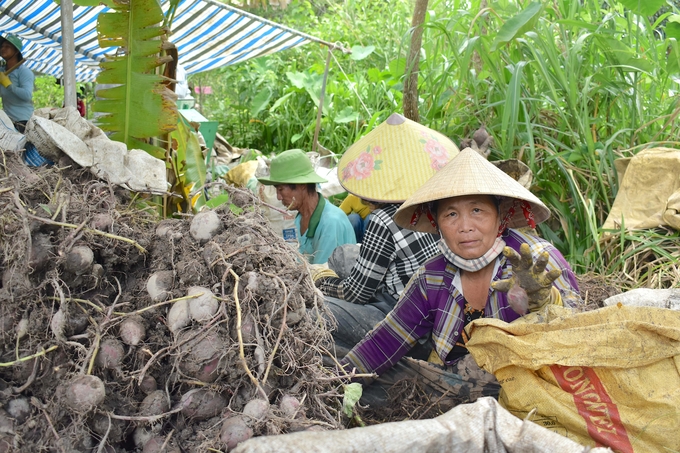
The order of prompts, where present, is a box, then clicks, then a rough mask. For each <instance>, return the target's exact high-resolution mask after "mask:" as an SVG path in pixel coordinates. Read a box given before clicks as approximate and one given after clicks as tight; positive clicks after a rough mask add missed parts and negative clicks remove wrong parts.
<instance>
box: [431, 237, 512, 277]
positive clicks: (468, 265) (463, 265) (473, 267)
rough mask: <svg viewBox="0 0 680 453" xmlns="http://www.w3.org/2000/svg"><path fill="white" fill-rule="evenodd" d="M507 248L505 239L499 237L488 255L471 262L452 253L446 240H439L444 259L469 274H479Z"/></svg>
mask: <svg viewBox="0 0 680 453" xmlns="http://www.w3.org/2000/svg"><path fill="white" fill-rule="evenodd" d="M504 247H505V241H504V240H503V238H500V237H497V238H496V240H495V241H494V243H493V245H492V246H491V248H490V249H489V250H487V251H486V253H485V254H484V255H482V256H480V257H479V258H473V259H471V260H466V259H465V258H461V257H460V256H458V255H456V254H455V253H453V252H452V251H451V249H450V248H449V246H448V245H447V244H446V241H445V240H444V238H441V239H440V240H439V250H441V252H442V254H443V255H444V258H446V259H447V260H449V261H450V262H451V264H453V265H454V266H456V267H457V268H459V269H462V270H464V271H467V272H477V271H480V270H482V269H484V268H485V267H486V266H488V265H489V264H491V263H492V262H493V261H494V260H495V259H496V258H498V256H499V255H500V254H501V253H502V252H503V248H504Z"/></svg>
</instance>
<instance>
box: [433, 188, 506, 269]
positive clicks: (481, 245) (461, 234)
mask: <svg viewBox="0 0 680 453" xmlns="http://www.w3.org/2000/svg"><path fill="white" fill-rule="evenodd" d="M437 225H438V226H439V230H440V231H441V235H442V237H443V238H444V240H445V241H446V245H448V246H449V248H450V249H451V251H452V252H453V253H455V254H456V255H458V256H460V257H461V258H464V259H466V260H470V259H474V258H479V257H480V256H482V255H484V254H485V253H486V252H487V251H488V250H489V249H490V248H491V246H492V245H493V244H494V242H495V241H496V237H497V236H498V227H499V226H500V218H499V215H498V208H497V207H496V204H495V203H494V202H493V199H492V198H491V196H489V195H466V196H463V197H451V198H446V199H444V200H439V202H438V203H437Z"/></svg>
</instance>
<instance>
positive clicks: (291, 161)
mask: <svg viewBox="0 0 680 453" xmlns="http://www.w3.org/2000/svg"><path fill="white" fill-rule="evenodd" d="M257 180H258V181H260V182H261V183H262V184H264V185H267V186H273V185H276V184H310V183H318V182H328V180H327V179H324V178H322V177H321V176H319V175H318V174H317V173H316V172H315V171H314V167H312V162H311V161H310V160H309V158H308V157H307V155H306V154H305V152H304V151H302V150H301V149H289V150H288V151H284V152H282V153H281V154H279V155H278V156H276V157H274V158H273V159H272V162H271V164H270V165H269V176H268V177H267V176H265V177H262V178H257Z"/></svg>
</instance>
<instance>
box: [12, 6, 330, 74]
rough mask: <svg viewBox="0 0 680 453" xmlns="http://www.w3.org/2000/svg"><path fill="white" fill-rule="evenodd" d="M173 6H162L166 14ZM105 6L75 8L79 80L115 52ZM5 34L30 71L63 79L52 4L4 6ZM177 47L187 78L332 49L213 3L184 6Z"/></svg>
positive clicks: (177, 20) (57, 14) (175, 25)
mask: <svg viewBox="0 0 680 453" xmlns="http://www.w3.org/2000/svg"><path fill="white" fill-rule="evenodd" d="M168 3H169V2H168V0H161V6H162V7H163V11H164V12H165V11H167V9H168V6H169V5H168ZM107 11H110V10H109V8H107V7H104V6H94V7H84V6H77V5H74V6H73V29H74V41H75V52H76V55H75V57H76V58H75V60H76V80H77V81H79V82H87V81H92V80H94V79H95V78H96V76H97V73H98V72H99V62H101V61H104V60H105V59H106V56H107V55H112V54H113V51H114V49H112V48H107V49H101V48H100V47H99V42H98V39H97V16H98V14H99V13H101V12H107ZM0 33H1V34H5V33H14V34H16V35H18V36H19V37H20V38H22V40H23V41H24V49H23V51H22V54H23V56H24V58H25V59H26V63H25V64H26V66H28V67H29V68H31V69H32V70H34V71H36V72H40V73H43V74H49V75H53V76H55V77H61V76H62V73H63V66H62V56H61V10H60V8H59V5H57V4H56V3H55V2H54V1H53V0H0ZM170 41H172V42H173V43H174V44H175V46H176V47H177V51H178V53H179V63H180V64H181V65H182V66H184V68H185V70H186V72H187V74H194V73H197V72H202V71H208V70H210V69H215V68H219V67H221V66H227V65H230V64H235V63H240V62H243V61H246V60H248V59H250V58H255V57H259V56H262V55H267V54H272V53H275V52H279V51H281V50H286V49H291V48H293V47H298V46H301V45H303V44H307V43H309V42H319V43H322V44H326V45H329V44H328V43H326V42H324V41H321V40H320V39H317V38H314V37H313V36H310V35H307V34H305V33H302V32H299V31H296V30H293V29H291V28H288V27H285V26H283V25H279V24H276V23H274V22H271V21H268V20H266V19H263V18H260V17H257V16H255V15H253V14H250V13H247V12H245V11H241V10H238V9H236V8H234V7H231V6H229V5H224V4H222V3H218V2H216V1H213V0H180V3H179V6H178V8H177V11H176V13H175V17H174V19H173V22H172V34H171V35H170Z"/></svg>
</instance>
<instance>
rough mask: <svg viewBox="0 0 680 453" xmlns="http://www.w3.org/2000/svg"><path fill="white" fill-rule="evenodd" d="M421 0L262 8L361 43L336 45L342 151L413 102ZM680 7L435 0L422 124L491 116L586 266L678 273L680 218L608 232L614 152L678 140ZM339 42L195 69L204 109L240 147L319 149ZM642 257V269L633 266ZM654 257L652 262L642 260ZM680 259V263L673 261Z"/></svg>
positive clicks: (464, 130) (322, 0) (649, 275)
mask: <svg viewBox="0 0 680 453" xmlns="http://www.w3.org/2000/svg"><path fill="white" fill-rule="evenodd" d="M413 4H414V2H413V1H410V0H390V1H378V0H346V1H334V0H313V1H307V0H293V2H292V3H291V4H290V5H289V6H288V7H287V8H285V9H275V8H267V9H266V10H257V11H253V10H251V12H253V13H255V14H258V15H260V16H263V17H265V18H267V19H270V20H273V21H276V22H279V23H282V24H285V25H288V26H290V27H292V28H295V29H298V30H301V31H304V32H306V33H309V34H311V35H313V36H316V37H318V38H321V39H323V40H326V41H328V42H333V43H338V44H340V45H342V46H343V47H345V48H351V49H352V50H353V52H352V54H346V53H342V52H340V51H334V52H333V53H332V59H331V64H330V70H329V74H328V82H327V86H326V92H325V98H324V107H323V116H322V124H321V130H320V135H319V142H320V143H321V144H322V145H323V146H324V147H326V148H328V149H330V150H331V151H333V152H335V153H337V154H342V152H343V151H344V150H345V149H347V148H348V147H349V146H350V145H351V144H352V143H354V142H355V141H356V140H357V139H358V138H359V137H361V136H362V135H363V134H366V133H367V132H369V131H370V130H371V129H372V128H373V127H374V126H375V125H377V124H379V123H380V122H382V121H383V120H384V119H386V118H387V117H388V116H389V115H390V114H391V113H393V112H401V111H402V89H403V78H404V72H405V65H406V56H407V55H408V50H409V49H408V46H409V42H410V34H409V27H410V24H411V15H412V13H413ZM679 13H680V10H679V9H678V6H677V2H675V1H663V0H646V1H638V0H618V1H616V0H615V1H604V0H585V1H582V0H554V1H551V2H530V1H526V0H496V1H494V0H467V1H463V0H430V2H429V6H428V14H427V15H426V23H425V28H424V35H423V45H422V49H421V53H420V56H421V60H420V73H419V83H418V84H419V97H420V102H419V105H420V121H421V123H423V124H425V125H427V126H429V127H432V128H434V129H436V130H439V131H441V132H442V133H444V134H446V135H448V136H449V137H451V138H452V139H453V140H454V141H456V142H458V141H459V140H460V139H462V138H465V137H469V136H470V135H471V133H472V132H473V131H474V130H476V129H477V128H478V127H479V126H480V125H481V124H484V125H486V127H487V130H489V132H490V133H491V134H492V135H493V136H494V138H495V147H494V149H493V153H492V155H491V159H506V158H518V159H521V160H522V161H524V162H525V163H526V164H527V165H529V167H530V168H531V169H532V171H533V172H534V175H535V176H534V186H533V187H532V190H533V191H534V192H535V193H536V194H537V195H538V196H539V197H540V198H541V199H542V200H544V201H545V202H546V204H547V205H548V206H549V207H550V208H551V211H552V213H553V217H552V219H551V221H549V222H547V223H546V224H544V225H542V227H541V233H542V234H543V236H544V237H546V238H548V239H550V240H551V241H552V242H553V243H554V244H555V245H556V246H557V247H558V248H559V249H560V250H561V251H562V252H563V253H564V254H565V256H566V257H567V258H568V259H569V260H570V262H571V263H572V265H573V266H574V267H575V268H576V270H577V271H579V272H587V271H596V272H598V273H601V274H602V273H608V274H617V275H622V276H623V277H622V285H627V286H640V285H647V286H672V285H675V284H677V283H678V277H677V275H678V272H677V271H673V270H671V271H668V272H667V271H666V269H667V268H668V263H676V262H677V261H678V257H680V250H679V249H678V245H677V244H678V241H677V236H678V235H677V233H675V232H669V231H663V230H662V231H655V232H648V233H645V232H639V233H635V234H629V233H623V232H622V231H614V232H609V233H611V234H610V235H609V236H606V237H605V235H604V234H603V233H605V232H603V231H602V230H601V225H602V224H603V222H604V220H605V219H606V217H607V215H608V212H609V210H610V208H611V204H612V202H613V200H614V198H615V196H616V193H617V190H618V181H617V176H616V172H615V169H614V164H613V163H614V160H615V159H617V158H619V157H626V156H632V155H634V154H635V153H637V152H639V151H640V150H641V149H644V148H647V147H651V146H658V145H664V146H676V145H677V144H678V143H677V141H676V136H677V134H678V125H677V122H676V121H675V119H676V117H677V115H678V113H680V105H679V104H678V96H677V93H678V90H679V88H680V87H679V85H678V80H680V79H679V76H680V50H679V49H678V42H677V39H678V38H680V15H678V14H679ZM326 56H327V49H326V48H325V47H324V46H320V45H318V44H308V45H306V46H303V47H301V48H298V49H292V50H288V51H285V52H280V53H278V54H275V55H272V56H267V57H262V58H259V59H256V60H251V61H248V62H246V63H243V64H239V65H236V66H230V67H226V68H222V69H219V70H215V71H212V72H209V73H202V74H196V75H193V76H191V77H190V79H189V81H190V85H193V86H210V87H211V88H212V93H213V94H211V95H203V94H197V95H195V96H196V97H197V101H198V104H199V107H198V108H199V109H200V110H201V111H202V113H203V114H204V116H206V117H207V118H209V119H211V120H217V121H219V123H220V127H219V132H220V133H221V134H222V135H224V136H225V137H226V138H227V140H228V141H229V142H230V143H231V144H232V145H234V146H237V147H242V148H255V149H259V150H261V151H263V152H264V153H278V152H281V151H283V150H286V149H289V148H293V147H295V148H302V149H308V150H311V148H312V139H313V136H314V129H315V124H316V115H317V108H318V99H319V95H320V89H321V83H322V80H323V73H324V66H325V60H326ZM631 260H634V261H635V262H636V263H637V265H636V267H635V268H636V271H631V269H630V268H628V267H627V266H628V264H627V263H629V262H631ZM640 263H642V265H641V264H640ZM673 274H674V275H673Z"/></svg>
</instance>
